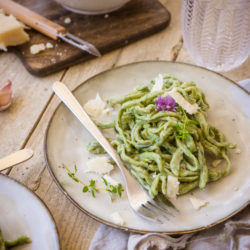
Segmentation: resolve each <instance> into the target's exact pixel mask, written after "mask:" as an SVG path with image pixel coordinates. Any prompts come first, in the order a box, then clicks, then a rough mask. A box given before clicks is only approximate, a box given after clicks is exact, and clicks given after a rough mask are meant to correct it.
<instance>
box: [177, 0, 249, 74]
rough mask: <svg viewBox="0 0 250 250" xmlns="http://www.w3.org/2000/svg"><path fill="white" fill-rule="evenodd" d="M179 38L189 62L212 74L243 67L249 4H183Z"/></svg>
mask: <svg viewBox="0 0 250 250" xmlns="http://www.w3.org/2000/svg"><path fill="white" fill-rule="evenodd" d="M181 11H182V12H181V22H182V34H183V40H184V45H185V46H186V48H187V50H188V53H189V55H190V57H191V59H192V60H193V61H194V62H195V63H196V64H197V65H200V66H203V67H206V68H208V69H212V70H215V71H228V70H231V69H233V68H236V67H238V66H239V65H240V64H242V63H243V62H244V61H245V60H246V59H247V57H248V56H249V52H250V0H183V1H182V10H181Z"/></svg>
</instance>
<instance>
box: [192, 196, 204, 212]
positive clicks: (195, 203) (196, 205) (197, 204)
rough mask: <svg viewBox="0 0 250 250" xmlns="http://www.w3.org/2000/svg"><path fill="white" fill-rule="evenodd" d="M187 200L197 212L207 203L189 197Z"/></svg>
mask: <svg viewBox="0 0 250 250" xmlns="http://www.w3.org/2000/svg"><path fill="white" fill-rule="evenodd" d="M189 199H190V201H191V203H192V205H193V207H194V208H195V209H196V210H199V209H200V208H202V207H205V206H206V205H207V204H208V202H207V201H204V200H201V199H198V198H196V197H191V198H189Z"/></svg>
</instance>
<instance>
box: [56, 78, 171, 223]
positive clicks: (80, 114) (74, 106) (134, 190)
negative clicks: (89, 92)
mask: <svg viewBox="0 0 250 250" xmlns="http://www.w3.org/2000/svg"><path fill="white" fill-rule="evenodd" d="M53 90H54V92H55V93H56V95H57V96H58V97H59V98H60V99H61V100H62V102H63V103H64V104H65V105H66V106H67V107H68V108H69V109H70V110H71V111H72V112H73V114H74V115H75V116H76V117H77V118H78V119H79V121H80V122H81V123H82V124H83V125H84V126H85V128H86V129H87V130H88V131H89V132H90V133H91V134H92V135H93V136H94V137H95V139H96V140H97V141H98V142H99V143H100V144H101V145H102V147H103V148H104V149H105V151H106V152H107V153H108V154H109V155H110V157H111V158H112V159H113V160H114V162H115V163H116V164H117V166H118V167H119V168H120V170H121V172H122V175H123V177H124V180H125V183H126V192H127V196H128V201H129V204H130V206H131V208H132V209H133V210H134V211H135V212H136V214H138V215H139V216H141V217H143V218H144V219H147V220H150V221H154V222H159V223H163V222H164V221H165V220H168V217H169V215H172V213H170V212H169V211H168V210H167V208H169V207H172V208H175V207H174V205H173V204H172V203H171V202H170V201H168V200H167V199H166V198H165V197H164V196H163V195H162V196H160V197H159V199H152V198H151V197H150V196H149V195H148V193H147V192H146V191H145V190H144V189H143V188H142V186H141V185H140V184H139V183H138V182H137V181H136V179H135V178H133V176H132V175H131V174H130V173H129V171H128V170H127V169H126V167H125V166H124V164H123V162H122V161H121V159H120V156H119V155H118V154H117V153H116V151H115V150H114V149H113V147H112V146H111V145H110V143H109V142H108V140H107V139H106V138H105V137H104V136H103V134H102V132H101V131H100V130H99V128H98V127H97V126H96V125H95V123H94V122H93V121H92V120H91V119H90V117H89V116H88V114H87V113H86V112H85V111H84V109H83V107H82V106H81V105H80V103H79V102H78V101H77V100H76V98H75V97H74V96H73V94H72V93H71V91H70V90H69V89H68V88H67V87H66V85H64V84H63V83H62V82H59V81H57V82H55V83H54V84H53ZM164 203H165V204H164Z"/></svg>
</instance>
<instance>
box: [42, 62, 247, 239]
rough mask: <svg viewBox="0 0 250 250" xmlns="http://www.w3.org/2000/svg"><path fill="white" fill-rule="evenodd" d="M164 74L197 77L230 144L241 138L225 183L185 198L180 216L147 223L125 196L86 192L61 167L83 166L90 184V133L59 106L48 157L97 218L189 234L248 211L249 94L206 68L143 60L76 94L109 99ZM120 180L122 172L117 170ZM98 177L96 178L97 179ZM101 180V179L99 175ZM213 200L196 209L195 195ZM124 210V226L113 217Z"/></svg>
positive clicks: (66, 187)
mask: <svg viewBox="0 0 250 250" xmlns="http://www.w3.org/2000/svg"><path fill="white" fill-rule="evenodd" d="M159 73H171V74H173V75H175V76H176V77H178V78H179V79H181V80H183V81H194V82H195V83H196V84H197V85H198V86H199V87H200V88H202V89H203V91H204V92H205V94H206V98H207V101H208V102H209V104H210V106H211V108H210V111H209V112H208V116H209V122H210V123H211V124H213V125H215V126H216V127H218V128H220V129H221V130H222V131H223V132H224V133H225V134H226V136H227V139H228V140H229V141H231V142H236V143H237V144H238V148H239V149H240V150H241V153H240V154H236V153H235V152H233V151H232V152H231V154H230V158H231V161H232V171H231V173H230V175H229V176H227V177H225V178H223V179H221V180H220V181H217V182H214V183H210V184H208V186H207V188H206V189H205V191H201V190H199V189H197V190H195V191H193V192H192V193H191V194H186V195H183V196H180V197H179V198H178V199H177V200H176V201H174V204H175V205H176V206H177V208H179V210H180V214H179V215H177V216H176V217H175V218H170V221H169V222H167V223H164V224H162V225H159V224H152V223H148V222H146V221H144V220H143V219H141V218H139V217H138V216H136V215H135V214H134V212H133V211H132V210H131V209H130V207H129V204H128V202H127V199H126V196H124V198H123V199H122V200H117V201H115V202H113V203H112V202H111V201H110V198H109V196H108V195H106V194H105V193H100V194H98V195H97V197H96V198H92V197H91V196H90V195H89V194H86V193H82V192H81V189H82V187H81V185H79V184H78V183H74V182H73V181H72V180H71V179H69V178H68V176H67V174H66V172H65V170H64V169H63V168H60V167H58V166H59V165H61V164H62V163H64V164H66V165H67V166H68V167H69V168H71V169H72V171H73V165H74V163H76V165H77V166H78V169H79V171H78V176H79V177H80V178H82V179H83V180H84V181H85V182H87V180H88V179H89V178H90V177H89V176H86V174H84V168H86V161H87V160H88V159H89V157H90V154H89V153H88V152H87V150H86V144H87V143H88V142H89V141H90V140H91V139H92V137H91V135H90V134H89V133H88V132H87V131H86V129H85V128H83V127H82V125H81V124H80V123H79V122H78V120H77V119H76V118H75V117H74V116H73V115H72V114H71V112H70V111H69V110H68V109H67V108H66V107H65V106H64V105H63V104H60V105H59V108H58V109H57V110H56V112H55V113H54V115H53V117H52V119H51V121H50V123H49V126H48V130H47V134H46V138H45V157H46V161H47V165H48V168H49V170H50V172H51V174H52V176H53V177H54V179H55V181H56V182H57V184H58V185H59V187H60V188H61V189H62V190H63V192H64V194H65V195H66V196H67V197H68V198H69V199H70V200H71V201H72V202H73V203H74V204H75V205H76V206H77V207H79V208H80V209H81V210H82V211H84V212H86V213H87V214H89V215H90V216H92V217H93V218H95V219H97V220H99V221H101V222H103V223H105V224H108V225H111V226H114V227H118V228H121V229H124V230H130V231H136V232H141V233H143V232H164V233H168V234H173V233H185V232H190V231H196V230H201V229H205V228H208V227H211V226H213V225H215V224H217V223H219V222H221V221H223V220H225V219H227V218H229V217H230V216H232V215H233V214H235V213H236V212H237V211H240V210H241V209H243V208H244V207H245V206H246V205H247V203H248V202H249V193H250V192H249V191H250V178H249V177H250V166H249V165H250V159H249V155H250V147H249V144H250V129H249V128H250V108H249V107H250V98H249V95H248V94H247V93H246V92H244V91H243V90H242V89H241V88H239V87H238V86H237V85H236V84H235V83H233V82H232V81H230V80H229V79H227V78H225V77H223V76H221V75H219V74H217V73H214V72H212V71H209V70H206V69H204V68H200V67H196V66H193V65H189V64H183V63H172V62H141V63H134V64H130V65H125V66H122V67H118V68H115V69H112V70H110V71H106V72H103V73H101V74H99V75H97V76H95V77H93V78H91V79H89V80H87V81H86V82H85V83H84V84H82V85H80V86H79V87H78V88H77V89H76V90H75V91H74V94H75V96H76V97H77V99H78V100H79V102H80V103H81V104H82V105H83V104H84V103H86V102H87V101H88V100H90V99H93V98H95V95H96V93H97V92H98V93H99V94H100V96H101V97H102V98H103V99H104V100H107V99H108V98H111V97H120V96H123V95H124V94H126V93H128V92H130V91H132V90H133V89H134V87H135V86H137V85H141V84H147V83H148V82H149V81H150V80H151V79H153V78H154V77H155V76H157V75H158V74H159ZM112 175H113V176H115V178H117V179H119V180H120V181H122V180H121V178H120V173H119V170H116V171H114V173H113V174H112ZM93 178H95V177H93ZM96 178H97V177H96ZM192 195H193V196H195V197H198V198H201V199H203V200H205V201H208V202H209V203H208V205H207V206H206V207H204V208H202V209H200V210H199V211H196V210H195V209H194V208H193V207H192V205H191V203H190V200H189V198H190V197H191V196H192ZM115 211H119V213H120V214H121V216H122V217H123V218H124V220H125V221H126V225H125V226H123V227H120V226H119V225H116V224H115V223H114V222H113V220H112V216H111V215H112V213H113V212H115Z"/></svg>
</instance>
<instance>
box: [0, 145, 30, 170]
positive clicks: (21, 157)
mask: <svg viewBox="0 0 250 250" xmlns="http://www.w3.org/2000/svg"><path fill="white" fill-rule="evenodd" d="M32 156H33V150H32V149H30V148H25V149H22V150H19V151H16V152H15V153H12V154H10V155H8V156H5V157H4V158H1V159H0V171H2V170H4V169H6V168H9V167H12V166H15V165H16V164H18V163H21V162H24V161H26V160H28V159H30V158H31V157H32Z"/></svg>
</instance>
